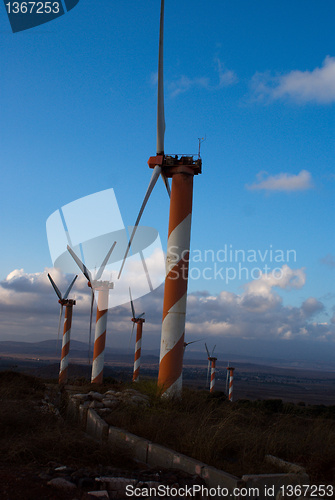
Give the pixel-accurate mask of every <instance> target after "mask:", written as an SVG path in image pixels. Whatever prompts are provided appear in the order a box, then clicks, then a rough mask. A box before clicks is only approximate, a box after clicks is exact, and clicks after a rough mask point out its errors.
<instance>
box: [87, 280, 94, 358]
mask: <svg viewBox="0 0 335 500" xmlns="http://www.w3.org/2000/svg"><path fill="white" fill-rule="evenodd" d="M93 306H94V290H93V288H91V310H90V330H89V334H88V364H89V365H90V364H91V343H92V318H93Z"/></svg>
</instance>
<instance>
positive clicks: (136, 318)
mask: <svg viewBox="0 0 335 500" xmlns="http://www.w3.org/2000/svg"><path fill="white" fill-rule="evenodd" d="M129 295H130V305H131V312H132V315H133V317H132V318H131V320H132V322H133V328H132V331H131V337H130V340H131V338H132V336H133V331H134V326H135V324H136V325H137V328H136V342H135V359H134V372H133V382H138V381H139V379H140V366H141V347H142V328H143V323H144V322H145V319H144V318H143V316H144V314H145V313H142V314H140V315H139V316H136V314H135V308H134V304H133V299H132V297H131V291H130V287H129Z"/></svg>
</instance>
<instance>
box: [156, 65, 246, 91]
mask: <svg viewBox="0 0 335 500" xmlns="http://www.w3.org/2000/svg"><path fill="white" fill-rule="evenodd" d="M215 62H216V64H217V68H216V71H217V73H218V76H219V83H217V84H213V83H211V79H210V78H209V77H203V76H202V77H194V78H189V77H188V76H185V75H182V76H181V77H180V78H178V79H177V80H175V81H173V82H171V83H170V84H168V88H169V90H170V93H171V96H172V97H176V96H177V95H179V94H182V93H184V92H187V91H189V90H191V89H194V88H204V89H207V90H218V89H221V88H223V87H229V86H230V85H234V84H235V83H237V82H238V78H237V75H236V73H235V72H234V71H232V70H230V69H228V68H226V67H225V65H224V64H223V62H222V61H221V60H220V59H219V58H217V59H216V60H215ZM152 81H153V80H152Z"/></svg>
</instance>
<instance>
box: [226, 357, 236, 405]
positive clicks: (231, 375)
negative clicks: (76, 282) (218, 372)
mask: <svg viewBox="0 0 335 500" xmlns="http://www.w3.org/2000/svg"><path fill="white" fill-rule="evenodd" d="M234 370H235V368H233V367H232V366H230V364H229V363H228V366H227V376H228V374H229V394H228V400H229V401H230V402H232V401H233V386H234Z"/></svg>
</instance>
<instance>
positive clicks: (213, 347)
mask: <svg viewBox="0 0 335 500" xmlns="http://www.w3.org/2000/svg"><path fill="white" fill-rule="evenodd" d="M215 347H216V344H215V346H214V347H213V350H212V354H211V356H213V354H214V349H215Z"/></svg>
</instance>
